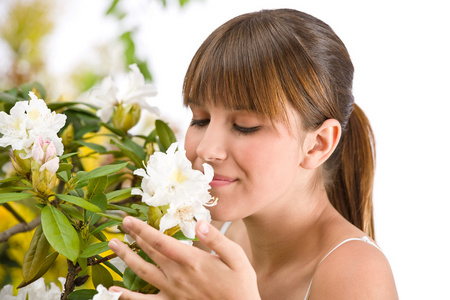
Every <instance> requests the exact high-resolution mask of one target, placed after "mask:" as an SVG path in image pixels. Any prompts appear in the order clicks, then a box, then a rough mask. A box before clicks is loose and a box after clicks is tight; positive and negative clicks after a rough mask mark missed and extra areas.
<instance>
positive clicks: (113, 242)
mask: <svg viewBox="0 0 450 300" xmlns="http://www.w3.org/2000/svg"><path fill="white" fill-rule="evenodd" d="M108 246H109V248H110V249H111V250H112V251H115V250H117V249H118V248H119V245H118V244H117V242H116V240H115V239H112V240H110V241H109V243H108Z"/></svg>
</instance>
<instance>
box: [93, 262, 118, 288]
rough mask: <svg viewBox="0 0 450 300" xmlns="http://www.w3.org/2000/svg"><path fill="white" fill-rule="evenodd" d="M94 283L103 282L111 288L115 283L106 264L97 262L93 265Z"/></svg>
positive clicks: (96, 284) (95, 284)
mask: <svg viewBox="0 0 450 300" xmlns="http://www.w3.org/2000/svg"><path fill="white" fill-rule="evenodd" d="M92 283H93V284H94V286H98V285H99V284H102V285H103V286H104V287H106V288H109V287H110V286H112V285H114V279H113V277H112V275H111V273H109V271H108V270H107V269H106V268H105V267H104V266H102V265H101V264H97V265H93V266H92Z"/></svg>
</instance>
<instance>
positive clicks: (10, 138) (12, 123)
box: [0, 92, 67, 159]
mask: <svg viewBox="0 0 450 300" xmlns="http://www.w3.org/2000/svg"><path fill="white" fill-rule="evenodd" d="M29 96H30V97H31V100H29V101H19V102H17V103H16V104H15V105H14V107H13V108H12V109H11V111H10V115H8V114H7V113H5V112H0V133H2V134H3V137H1V138H0V146H1V147H6V146H11V147H12V149H13V150H24V151H25V153H24V154H23V155H21V157H22V158H24V159H25V158H29V157H30V156H31V150H32V146H33V143H34V141H35V140H36V139H37V138H38V137H39V135H42V137H43V138H44V139H46V140H49V141H52V142H53V143H54V146H55V149H56V155H61V154H62V153H63V151H64V146H63V144H62V140H61V138H59V137H58V135H57V133H58V131H59V130H60V129H61V128H62V127H63V126H64V124H65V123H66V118H67V117H66V116H65V115H63V114H57V113H55V112H52V111H50V109H48V107H47V105H46V104H45V102H44V100H42V99H38V98H37V97H36V95H35V94H34V93H33V92H30V93H29Z"/></svg>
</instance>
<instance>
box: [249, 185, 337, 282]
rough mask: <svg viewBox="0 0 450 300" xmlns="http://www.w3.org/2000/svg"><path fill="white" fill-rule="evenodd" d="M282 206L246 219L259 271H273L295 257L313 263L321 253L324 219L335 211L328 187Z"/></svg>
mask: <svg viewBox="0 0 450 300" xmlns="http://www.w3.org/2000/svg"><path fill="white" fill-rule="evenodd" d="M303 199H304V200H303ZM281 206H283V208H280V209H276V208H274V207H270V208H269V209H268V210H267V211H265V212H261V213H260V214H255V215H252V216H250V217H247V218H246V219H244V223H245V226H246V228H247V232H248V236H249V239H250V244H251V249H252V257H253V266H254V268H255V270H256V271H257V272H263V273H266V272H267V274H270V273H272V272H274V271H276V270H277V269H281V268H283V267H285V266H286V265H288V264H290V263H292V262H293V261H295V262H296V265H297V266H298V265H299V264H300V265H301V266H302V265H303V266H307V265H309V264H311V263H312V262H313V261H314V258H315V256H317V251H316V249H317V247H318V245H319V244H320V242H321V241H320V237H321V236H322V234H321V231H322V230H323V228H324V227H325V226H324V225H325V224H324V223H325V221H324V220H326V219H329V216H330V213H331V214H332V211H334V208H333V207H332V206H331V204H330V202H329V201H328V198H327V195H326V192H325V190H324V189H321V190H320V191H319V192H316V193H314V194H313V195H309V197H308V198H305V197H296V199H293V200H292V201H290V203H289V205H288V206H286V203H284V204H283V205H281ZM286 207H287V209H286ZM325 216H326V217H325ZM327 222H328V221H327ZM299 258H300V259H299Z"/></svg>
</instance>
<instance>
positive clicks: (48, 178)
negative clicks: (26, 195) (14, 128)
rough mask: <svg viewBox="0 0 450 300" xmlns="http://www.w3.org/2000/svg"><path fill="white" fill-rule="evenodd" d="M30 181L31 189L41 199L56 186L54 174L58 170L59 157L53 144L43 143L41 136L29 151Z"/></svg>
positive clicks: (56, 180)
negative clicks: (30, 157)
mask: <svg viewBox="0 0 450 300" xmlns="http://www.w3.org/2000/svg"><path fill="white" fill-rule="evenodd" d="M31 156H32V158H33V159H32V161H31V180H32V182H33V189H34V190H35V191H36V192H37V193H38V194H40V195H41V196H43V197H47V196H49V195H50V194H51V192H52V189H53V188H54V187H55V186H56V185H57V184H58V178H57V176H56V172H57V171H58V168H59V157H57V156H56V148H55V145H54V144H53V142H51V141H48V140H47V141H45V142H44V141H43V139H42V136H39V137H38V139H37V140H36V141H35V142H34V144H33V148H32V151H31Z"/></svg>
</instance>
